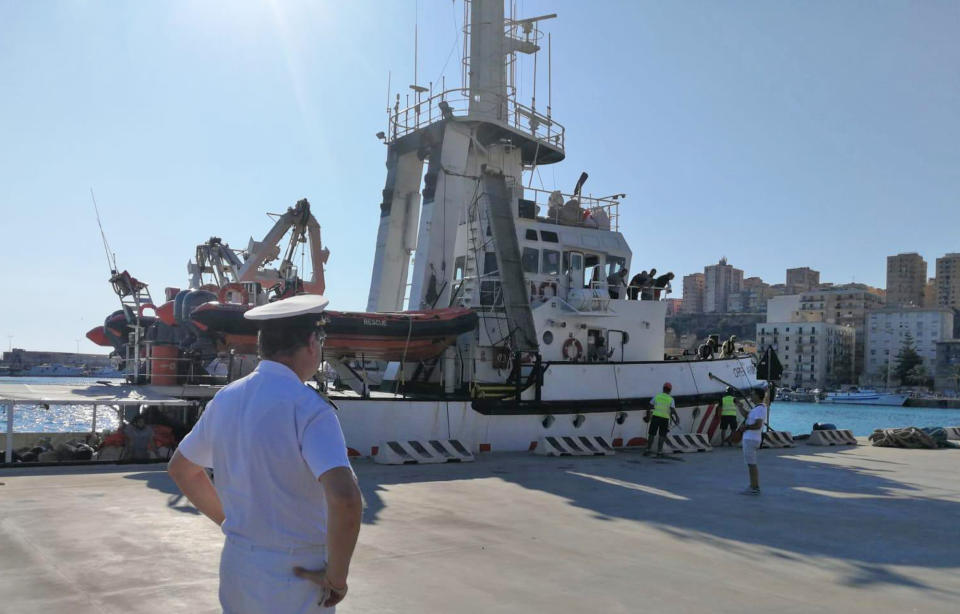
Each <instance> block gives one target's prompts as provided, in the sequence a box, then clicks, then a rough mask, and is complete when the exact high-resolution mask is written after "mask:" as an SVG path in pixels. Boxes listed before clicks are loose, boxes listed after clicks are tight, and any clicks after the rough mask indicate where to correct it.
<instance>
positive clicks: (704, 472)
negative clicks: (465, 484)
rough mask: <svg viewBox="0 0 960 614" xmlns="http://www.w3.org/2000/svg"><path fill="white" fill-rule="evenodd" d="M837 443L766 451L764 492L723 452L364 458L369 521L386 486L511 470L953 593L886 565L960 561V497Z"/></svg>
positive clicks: (702, 536)
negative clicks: (382, 461) (908, 479)
mask: <svg viewBox="0 0 960 614" xmlns="http://www.w3.org/2000/svg"><path fill="white" fill-rule="evenodd" d="M731 452H732V451H731ZM836 452H837V450H835V449H823V450H810V449H807V448H803V449H794V450H765V451H764V452H763V453H762V454H763V457H762V458H761V463H760V472H761V485H762V486H763V489H764V494H763V495H761V496H760V497H745V496H742V495H740V494H739V491H740V490H741V489H742V488H743V487H744V486H745V485H746V480H747V476H746V471H745V469H744V467H743V464H742V462H741V461H739V455H738V454H737V455H736V458H732V457H727V458H726V459H723V460H724V462H722V463H716V462H713V461H714V459H713V458H711V456H715V455H719V454H726V452H716V451H715V452H714V453H712V454H710V455H708V454H704V455H694V456H691V457H688V462H671V461H660V462H659V463H656V462H655V461H653V460H652V459H648V458H643V457H641V456H640V455H639V454H636V453H631V452H627V453H620V454H618V455H617V456H615V457H592V458H582V457H581V458H570V457H562V458H545V457H533V456H530V455H505V456H503V457H490V458H485V459H481V460H480V461H479V462H476V463H468V464H462V465H451V464H446V465H407V466H399V467H398V466H379V465H373V464H372V463H370V464H366V463H361V464H358V466H357V467H356V470H357V473H358V475H359V478H360V483H361V488H362V490H363V493H364V498H365V500H366V505H367V507H366V510H365V513H364V522H365V523H368V524H375V523H377V521H378V516H379V515H380V513H381V512H382V511H383V510H384V509H385V503H384V501H383V498H382V495H383V493H384V491H385V490H389V488H390V486H391V485H397V484H404V483H412V482H449V481H457V480H472V479H478V478H487V479H489V478H499V479H502V480H504V481H507V482H511V483H515V484H517V485H519V486H521V487H523V488H525V489H529V490H535V491H541V492H546V493H550V494H552V495H555V496H557V497H559V498H561V499H563V500H566V501H568V504H569V505H573V506H577V507H580V508H583V509H586V510H589V511H591V512H592V513H593V515H594V517H595V518H598V519H627V520H634V521H637V522H642V523H644V524H646V525H648V526H652V527H655V528H657V529H659V530H661V531H664V532H666V533H668V534H670V535H672V536H673V537H675V538H677V539H681V540H692V541H695V542H697V543H701V544H712V545H714V546H715V547H718V548H722V549H724V550H734V551H736V550H740V551H742V554H743V555H744V556H746V557H750V558H761V557H760V556H758V554H757V552H756V548H755V547H756V546H759V547H762V548H764V549H765V550H764V552H763V554H762V557H767V556H774V557H778V558H781V559H788V560H796V561H801V560H802V561H806V562H807V563H810V564H815V565H818V566H819V565H820V563H818V562H816V561H823V558H824V557H830V558H834V559H839V560H841V561H844V562H846V563H848V564H849V565H850V566H851V567H852V569H853V571H852V572H851V571H850V569H846V570H844V572H845V573H844V574H843V576H844V577H843V579H842V580H841V583H844V584H847V585H849V586H856V587H868V586H870V585H873V584H900V585H904V586H910V587H914V588H922V589H925V590H932V591H934V592H939V593H944V591H942V590H939V589H936V588H933V587H930V586H927V585H925V584H922V583H921V582H919V581H917V580H916V579H915V578H909V577H906V576H904V575H901V574H899V573H897V572H896V571H893V570H891V569H889V568H887V567H885V566H892V565H897V566H899V565H904V566H916V567H922V568H940V569H947V568H952V567H958V566H960V533H958V532H957V530H956V519H957V518H960V502H957V501H951V500H945V499H942V498H934V497H929V496H923V495H921V494H920V492H921V491H920V490H919V489H918V488H916V487H914V486H912V485H910V484H907V483H904V482H901V481H899V480H896V479H891V478H887V477H882V476H880V475H877V473H878V472H884V473H886V471H885V470H882V469H867V468H865V467H863V466H850V464H853V465H857V464H858V463H859V464H860V465H863V464H865V463H867V462H871V463H872V462H873V461H874V460H875V459H872V458H871V459H866V460H864V459H863V457H857V456H856V455H851V456H852V458H851V459H850V460H851V461H852V463H848V464H847V465H844V464H838V463H836V462H829V461H828V460H827V459H820V458H818V456H819V455H820V454H830V453H836ZM732 453H733V454H736V452H732ZM906 453H909V451H907V452H906ZM943 453H945V454H950V453H951V452H950V451H949V450H944V451H943ZM957 458H958V459H960V455H957ZM718 460H719V459H718ZM879 462H881V463H882V462H884V461H882V460H880V461H879ZM887 462H892V461H887ZM741 546H754V548H749V549H748V548H744V547H741ZM823 564H824V565H831V564H836V563H835V562H831V561H826V562H823Z"/></svg>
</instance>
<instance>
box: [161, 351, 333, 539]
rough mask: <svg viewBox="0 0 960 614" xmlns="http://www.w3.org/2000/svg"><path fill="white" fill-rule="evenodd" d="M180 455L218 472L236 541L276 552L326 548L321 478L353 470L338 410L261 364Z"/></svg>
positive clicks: (214, 405) (213, 408) (212, 409)
mask: <svg viewBox="0 0 960 614" xmlns="http://www.w3.org/2000/svg"><path fill="white" fill-rule="evenodd" d="M179 450H180V453H181V454H183V455H184V456H185V457H187V459H189V460H190V461H192V462H194V463H196V464H198V465H202V466H204V467H211V468H213V469H214V485H215V487H216V489H217V494H218V495H219V497H220V501H221V502H222V503H223V511H224V515H225V516H226V520H225V521H224V523H223V525H222V527H221V528H222V529H223V532H224V534H225V535H227V536H228V537H236V538H240V539H243V540H247V541H249V542H252V543H254V544H257V545H260V546H265V547H274V548H291V547H305V546H320V545H324V544H326V527H327V518H326V515H327V506H326V501H325V499H324V495H323V489H322V487H321V485H320V483H319V482H318V478H319V477H320V476H321V475H323V474H324V473H326V472H327V471H329V470H330V469H333V468H335V467H349V466H350V462H349V460H348V458H347V448H346V444H345V443H344V439H343V431H341V429H340V421H339V420H338V419H337V415H336V412H335V411H334V409H333V407H332V406H331V405H330V404H329V403H328V402H326V401H325V400H324V399H323V398H322V397H320V395H318V394H317V393H316V391H314V390H313V389H311V388H308V387H307V386H305V385H304V384H303V382H302V381H300V378H299V377H298V376H297V374H296V373H294V372H293V371H292V370H291V369H289V368H288V367H286V366H285V365H282V364H280V363H278V362H273V361H269V360H264V361H261V362H260V364H259V365H258V366H257V369H256V370H255V371H254V372H253V373H251V374H250V375H248V376H247V377H244V378H243V379H240V380H237V381H236V382H233V383H232V384H230V385H229V386H227V387H225V388H223V389H222V390H221V391H220V392H218V393H217V394H216V396H215V397H214V398H213V399H212V400H211V401H210V403H208V404H207V408H206V410H205V411H204V412H203V415H202V416H201V417H200V420H199V421H197V423H196V425H194V427H193V430H192V431H190V433H189V434H187V436H186V437H185V438H184V439H183V441H182V442H180V447H179Z"/></svg>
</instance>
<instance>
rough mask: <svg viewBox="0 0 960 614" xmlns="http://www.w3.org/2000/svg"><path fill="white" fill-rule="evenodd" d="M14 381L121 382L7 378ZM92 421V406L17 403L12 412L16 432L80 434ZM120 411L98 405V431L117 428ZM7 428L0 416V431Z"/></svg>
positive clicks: (6, 379) (111, 381)
mask: <svg viewBox="0 0 960 614" xmlns="http://www.w3.org/2000/svg"><path fill="white" fill-rule="evenodd" d="M2 381H4V382H7V383H11V384H28V385H29V384H38V385H39V384H47V385H49V384H57V385H67V386H91V385H93V384H96V383H97V382H110V383H112V384H122V383H123V380H122V379H103V378H98V377H4V378H3V379H2ZM92 422H93V405H70V406H65V405H50V407H49V409H48V408H47V407H46V406H44V405H17V407H16V409H15V410H14V414H13V432H14V433H81V432H84V431H89V430H90V429H91V427H92ZM117 425H118V422H117V412H115V411H114V410H113V408H111V407H103V406H101V407H98V408H97V430H98V431H103V430H104V429H110V430H113V429H116V428H117ZM6 431H7V420H6V416H5V415H4V416H2V419H0V433H5V432H6Z"/></svg>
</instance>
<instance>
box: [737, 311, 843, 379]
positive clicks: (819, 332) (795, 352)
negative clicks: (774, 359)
mask: <svg viewBox="0 0 960 614" xmlns="http://www.w3.org/2000/svg"><path fill="white" fill-rule="evenodd" d="M756 326H757V351H758V352H763V351H764V350H765V349H766V348H767V347H771V348H773V350H774V351H775V352H776V353H777V356H778V357H779V358H780V362H781V364H782V365H783V379H782V380H781V381H782V383H783V384H786V385H788V386H799V387H803V388H807V389H811V388H835V387H838V386H841V385H843V384H850V383H853V382H855V381H856V379H855V374H854V351H855V346H856V331H855V330H854V329H853V327H851V326H845V325H840V324H829V323H826V322H766V323H762V324H757V325H756Z"/></svg>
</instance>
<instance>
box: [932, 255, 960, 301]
mask: <svg viewBox="0 0 960 614" xmlns="http://www.w3.org/2000/svg"><path fill="white" fill-rule="evenodd" d="M937 306H938V307H953V308H954V309H960V254H946V255H945V256H943V257H942V258H937Z"/></svg>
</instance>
